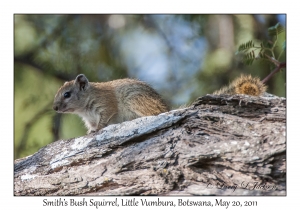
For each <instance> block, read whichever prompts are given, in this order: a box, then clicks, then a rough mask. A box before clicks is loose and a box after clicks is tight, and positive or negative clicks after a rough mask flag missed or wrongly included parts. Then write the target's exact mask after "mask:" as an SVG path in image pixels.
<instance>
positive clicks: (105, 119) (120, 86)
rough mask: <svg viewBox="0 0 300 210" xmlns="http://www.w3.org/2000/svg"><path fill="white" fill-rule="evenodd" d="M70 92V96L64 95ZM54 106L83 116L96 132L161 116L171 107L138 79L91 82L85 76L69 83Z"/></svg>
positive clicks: (57, 95)
mask: <svg viewBox="0 0 300 210" xmlns="http://www.w3.org/2000/svg"><path fill="white" fill-rule="evenodd" d="M66 92H70V95H71V96H70V97H68V98H66V97H64V94H65V93H66ZM53 109H54V110H55V111H57V112H61V113H74V114H77V115H79V116H80V117H81V118H82V119H83V121H84V122H85V125H86V127H87V128H88V133H90V132H95V131H97V130H99V129H101V128H103V127H105V126H107V125H110V124H115V123H121V122H124V121H128V120H133V119H135V118H138V117H142V116H151V115H158V114H160V113H163V112H167V111H168V110H169V109H168V107H167V105H166V104H165V103H164V101H163V100H162V98H161V97H160V96H159V94H158V93H156V92H155V90H154V89H152V88H151V87H150V86H149V85H147V84H146V83H144V82H142V81H139V80H134V79H119V80H113V81H110V82H103V83H95V82H89V81H88V79H87V78H86V77H85V76H84V75H83V74H81V75H78V76H77V77H76V79H75V80H72V81H70V82H66V83H65V84H64V85H63V86H62V87H61V88H60V89H59V90H58V92H57V93H56V95H55V98H54V103H53Z"/></svg>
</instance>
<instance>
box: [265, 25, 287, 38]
mask: <svg viewBox="0 0 300 210" xmlns="http://www.w3.org/2000/svg"><path fill="white" fill-rule="evenodd" d="M282 32H285V28H284V27H283V26H282V25H280V23H277V24H276V25H275V26H272V27H270V28H268V34H269V36H270V37H272V36H278V35H279V34H280V33H282Z"/></svg>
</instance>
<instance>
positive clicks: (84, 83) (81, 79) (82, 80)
mask: <svg viewBox="0 0 300 210" xmlns="http://www.w3.org/2000/svg"><path fill="white" fill-rule="evenodd" d="M75 85H76V86H77V87H78V88H79V90H86V89H87V88H88V86H89V80H88V79H87V78H86V77H85V76H84V74H79V75H78V76H77V77H76V79H75Z"/></svg>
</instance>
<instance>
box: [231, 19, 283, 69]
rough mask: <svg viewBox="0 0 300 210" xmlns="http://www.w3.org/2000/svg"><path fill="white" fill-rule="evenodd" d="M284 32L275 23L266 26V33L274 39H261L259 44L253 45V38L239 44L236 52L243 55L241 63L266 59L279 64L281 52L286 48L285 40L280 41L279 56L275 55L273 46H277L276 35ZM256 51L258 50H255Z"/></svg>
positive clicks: (281, 27) (278, 24)
mask: <svg viewBox="0 0 300 210" xmlns="http://www.w3.org/2000/svg"><path fill="white" fill-rule="evenodd" d="M283 32H285V28H284V27H283V26H282V25H280V23H277V24H276V25H275V26H272V27H270V28H268V34H269V36H270V37H274V38H273V39H274V41H271V40H268V41H261V43H260V44H259V45H255V43H254V41H253V40H250V41H248V42H246V43H243V44H241V45H239V47H238V51H237V52H236V54H242V55H243V63H245V64H246V65H252V63H253V62H254V60H267V61H269V62H271V63H273V64H275V65H277V64H279V63H280V62H279V58H280V56H281V54H282V52H285V50H286V44H285V43H286V42H285V40H284V42H283V43H282V47H281V52H280V54H279V56H277V57H276V55H275V48H276V47H278V46H277V41H278V35H279V34H281V33H283ZM257 51H258V52H257Z"/></svg>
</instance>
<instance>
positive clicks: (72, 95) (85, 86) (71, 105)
mask: <svg viewBox="0 0 300 210" xmlns="http://www.w3.org/2000/svg"><path fill="white" fill-rule="evenodd" d="M89 88H90V84H89V80H88V79H87V78H86V76H85V75H83V74H79V75H78V76H77V77H76V79H75V80H72V81H70V82H65V84H64V85H63V86H61V87H60V88H59V89H58V91H57V93H56V95H55V97H54V102H53V109H54V110H55V111H57V112H59V113H76V112H80V111H81V110H82V109H83V108H84V103H85V101H86V100H85V98H86V97H88V94H87V92H88V91H89Z"/></svg>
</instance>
